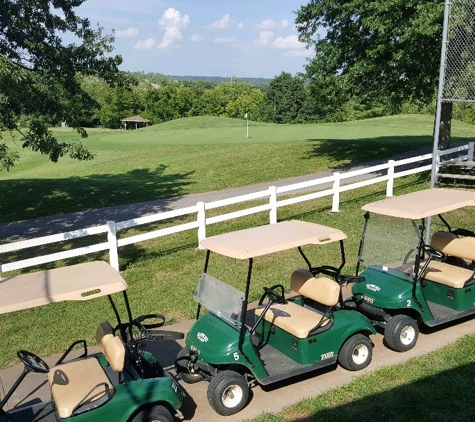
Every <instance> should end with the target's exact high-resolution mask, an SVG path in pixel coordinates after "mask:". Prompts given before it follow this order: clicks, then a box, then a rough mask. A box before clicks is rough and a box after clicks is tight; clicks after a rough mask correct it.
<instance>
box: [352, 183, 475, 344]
mask: <svg viewBox="0 0 475 422" xmlns="http://www.w3.org/2000/svg"><path fill="white" fill-rule="evenodd" d="M473 206H475V191H465V190H457V189H440V188H436V189H427V190H422V191H419V192H413V193H409V194H406V195H401V196H395V197H392V198H388V199H385V200H382V201H377V202H373V203H370V204H367V205H364V206H363V210H364V211H366V213H365V222H364V230H363V236H362V240H361V244H360V251H359V257H358V269H357V275H358V274H359V272H360V270H361V269H363V271H362V272H361V273H360V275H361V276H362V280H363V281H361V279H360V281H359V282H356V283H354V284H353V285H352V295H353V298H352V299H351V300H349V301H348V302H347V305H349V306H353V307H355V308H356V309H358V310H359V311H361V312H362V313H363V314H364V315H366V316H367V317H368V318H369V319H370V320H371V321H372V322H373V324H374V325H375V326H379V327H381V328H382V329H383V330H384V339H385V342H386V344H387V346H388V347H389V348H391V349H393V350H396V351H399V352H404V351H407V350H410V349H412V348H413V347H414V346H415V344H416V342H417V339H418V335H419V324H423V325H425V326H428V327H434V326H438V325H441V324H445V323H448V322H451V321H454V320H457V319H460V318H463V317H466V316H468V315H472V314H474V313H475V277H474V260H475V237H474V236H475V234H474V233H473V232H472V231H470V230H468V229H464V228H458V229H453V228H452V227H451V225H450V224H449V222H448V221H447V220H448V219H449V218H448V216H450V217H451V218H452V219H454V220H457V219H458V218H459V217H458V214H457V210H459V211H458V213H461V212H462V210H463V209H464V208H466V207H473ZM466 211H467V209H465V212H466ZM443 214H444V215H443ZM431 217H434V218H431ZM429 218H430V221H431V224H430V227H431V230H430V233H427V232H428V227H429V224H428V221H429Z"/></svg>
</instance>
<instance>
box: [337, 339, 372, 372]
mask: <svg viewBox="0 0 475 422" xmlns="http://www.w3.org/2000/svg"><path fill="white" fill-rule="evenodd" d="M372 358H373V344H372V343H371V340H370V339H369V338H368V337H366V336H365V335H364V334H355V335H353V336H351V337H349V338H348V339H346V341H345V342H344V343H343V346H341V349H340V353H339V354H338V362H340V365H341V366H342V367H343V368H345V369H347V370H348V371H360V370H361V369H364V368H366V367H367V366H368V365H369V364H370V363H371V359H372Z"/></svg>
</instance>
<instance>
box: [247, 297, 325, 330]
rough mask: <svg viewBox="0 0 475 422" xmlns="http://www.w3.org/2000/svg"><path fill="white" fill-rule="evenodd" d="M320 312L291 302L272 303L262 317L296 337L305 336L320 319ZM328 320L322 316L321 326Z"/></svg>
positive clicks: (260, 310) (258, 312) (258, 311)
mask: <svg viewBox="0 0 475 422" xmlns="http://www.w3.org/2000/svg"><path fill="white" fill-rule="evenodd" d="M264 308H265V306H264V305H259V306H258V307H257V308H256V311H255V315H256V316H259V315H261V314H262V311H263V310H264ZM322 316H323V315H322V314H321V313H319V312H317V311H312V310H310V309H307V308H304V307H303V306H300V305H297V304H295V303H293V302H287V303H286V304H283V303H274V304H273V305H272V306H271V307H270V308H269V310H268V311H267V312H266V314H265V315H264V319H265V320H266V321H268V322H270V323H272V324H274V325H276V326H277V327H279V328H282V329H283V330H284V331H287V332H288V333H290V334H292V335H294V336H295V337H297V338H307V337H308V335H309V333H310V331H312V330H313V329H314V328H315V327H316V326H317V325H318V323H319V322H320V321H321V319H322ZM329 321H330V320H329V319H328V318H326V317H325V318H324V320H323V321H322V324H321V326H322V327H323V326H325V325H327V324H328V322H329Z"/></svg>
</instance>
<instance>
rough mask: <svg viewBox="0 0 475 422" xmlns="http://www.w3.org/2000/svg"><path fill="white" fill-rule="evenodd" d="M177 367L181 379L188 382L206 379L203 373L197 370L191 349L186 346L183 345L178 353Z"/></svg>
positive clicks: (192, 382) (193, 382)
mask: <svg viewBox="0 0 475 422" xmlns="http://www.w3.org/2000/svg"><path fill="white" fill-rule="evenodd" d="M175 368H176V372H177V374H178V375H180V377H181V379H182V380H183V381H185V382H186V383H187V384H195V383H197V382H200V381H203V379H204V378H203V375H201V374H200V373H199V372H198V371H196V370H195V365H194V364H193V362H192V360H191V355H190V351H189V350H188V349H187V348H186V347H183V348H182V349H181V350H180V351H179V352H178V354H177V355H176V359H175Z"/></svg>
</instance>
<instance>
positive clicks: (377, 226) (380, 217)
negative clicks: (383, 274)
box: [359, 189, 475, 277]
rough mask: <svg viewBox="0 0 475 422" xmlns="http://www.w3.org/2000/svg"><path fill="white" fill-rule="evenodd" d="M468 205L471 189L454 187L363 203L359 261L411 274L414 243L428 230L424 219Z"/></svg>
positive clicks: (474, 195)
mask: <svg viewBox="0 0 475 422" xmlns="http://www.w3.org/2000/svg"><path fill="white" fill-rule="evenodd" d="M468 206H475V192H474V191H466V190H457V189H426V190H422V191H418V192H412V193H409V194H406V195H400V196H393V197H391V198H387V199H384V200H381V201H376V202H372V203H370V204H366V205H364V206H363V207H362V209H363V210H364V211H367V213H366V224H365V230H364V233H363V239H362V245H361V249H360V257H359V264H360V265H362V266H365V267H369V266H381V267H383V268H384V270H385V271H391V270H394V271H395V274H397V275H398V276H408V277H410V276H413V275H414V264H415V258H416V255H417V253H418V246H419V245H422V243H423V240H424V239H423V236H424V230H427V229H428V227H427V223H426V219H427V218H428V217H431V216H436V215H438V216H440V215H441V214H442V213H446V212H449V211H454V210H457V209H460V208H464V207H468ZM446 230H447V228H446ZM419 253H420V252H419Z"/></svg>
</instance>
